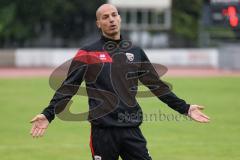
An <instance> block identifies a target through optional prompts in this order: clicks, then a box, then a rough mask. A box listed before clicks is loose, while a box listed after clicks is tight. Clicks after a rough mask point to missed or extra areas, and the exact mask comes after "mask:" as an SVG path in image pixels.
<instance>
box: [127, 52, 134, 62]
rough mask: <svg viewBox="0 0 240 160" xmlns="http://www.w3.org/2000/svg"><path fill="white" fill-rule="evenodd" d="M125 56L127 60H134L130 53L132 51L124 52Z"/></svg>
mask: <svg viewBox="0 0 240 160" xmlns="http://www.w3.org/2000/svg"><path fill="white" fill-rule="evenodd" d="M126 56H127V59H128V60H129V61H133V60H134V54H132V53H126Z"/></svg>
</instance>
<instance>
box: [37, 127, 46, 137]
mask: <svg viewBox="0 0 240 160" xmlns="http://www.w3.org/2000/svg"><path fill="white" fill-rule="evenodd" d="M45 130H46V129H45V128H43V129H42V130H41V132H40V134H39V136H40V137H42V136H43V135H44V133H45Z"/></svg>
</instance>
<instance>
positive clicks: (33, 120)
mask: <svg viewBox="0 0 240 160" xmlns="http://www.w3.org/2000/svg"><path fill="white" fill-rule="evenodd" d="M37 119H38V116H36V117H34V118H33V119H32V120H31V121H30V123H33V122H35V121H36V120H37Z"/></svg>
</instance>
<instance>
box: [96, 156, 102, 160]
mask: <svg viewBox="0 0 240 160" xmlns="http://www.w3.org/2000/svg"><path fill="white" fill-rule="evenodd" d="M94 160H102V157H101V156H94Z"/></svg>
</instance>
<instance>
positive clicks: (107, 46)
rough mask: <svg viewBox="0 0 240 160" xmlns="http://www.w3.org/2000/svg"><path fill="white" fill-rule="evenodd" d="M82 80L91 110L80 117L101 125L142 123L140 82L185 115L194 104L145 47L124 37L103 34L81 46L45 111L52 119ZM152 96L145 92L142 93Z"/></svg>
mask: <svg viewBox="0 0 240 160" xmlns="http://www.w3.org/2000/svg"><path fill="white" fill-rule="evenodd" d="M82 81H85V84H86V92H87V96H88V97H89V98H88V99H89V101H88V103H89V111H90V112H89V113H87V114H81V115H79V117H77V118H79V119H78V120H88V121H90V122H91V124H92V125H95V126H99V127H111V126H115V127H132V126H139V125H140V124H141V122H142V118H143V116H142V110H141V108H140V106H139V104H138V103H137V101H136V98H135V97H136V93H137V89H138V86H139V83H142V84H143V85H145V86H147V87H148V88H149V89H150V91H151V92H152V93H153V94H154V95H155V96H157V97H158V98H159V99H160V100H161V101H163V102H164V103H166V104H167V105H168V106H169V107H171V108H172V109H174V110H176V111H178V112H179V113H181V114H186V113H187V112H188V109H189V106H190V105H189V104H187V103H186V102H185V101H184V100H182V99H179V98H178V97H177V96H176V95H175V94H174V93H173V92H171V88H170V87H169V86H168V85H167V84H165V83H164V82H163V81H161V80H160V79H159V76H158V74H157V72H156V71H155V69H154V68H153V66H152V65H151V64H150V62H149V60H148V58H147V56H146V54H145V53H144V51H143V50H142V49H141V48H139V47H136V46H133V45H132V43H131V42H130V41H128V40H125V39H123V38H122V37H121V39H120V40H111V39H108V38H106V37H103V36H102V37H101V38H100V39H99V40H97V41H96V42H94V43H92V44H90V45H88V46H85V47H83V48H82V49H80V50H79V51H78V53H77V55H76V56H75V57H74V59H73V60H72V63H71V66H70V68H69V70H68V76H67V78H66V79H65V80H64V82H63V83H62V85H61V87H60V88H59V89H58V90H57V91H56V93H55V95H54V96H53V98H52V100H51V102H50V104H49V106H48V107H46V108H45V109H44V110H43V112H42V113H43V114H44V115H45V116H46V117H47V119H48V120H49V122H51V121H52V120H53V119H54V116H55V114H59V115H61V113H64V112H62V111H63V110H64V109H66V106H67V103H68V102H69V101H70V99H71V98H72V96H73V95H75V94H76V93H77V91H78V89H79V86H80V85H81V83H82ZM148 95H149V94H147V92H143V91H141V94H140V96H148ZM64 116H65V117H64ZM66 116H67V115H64V114H62V116H61V117H62V118H63V119H64V118H65V119H66V120H71V116H70V117H66ZM72 118H73V119H74V118H76V116H75V117H74V116H73V117H72ZM75 120H76V119H75Z"/></svg>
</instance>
